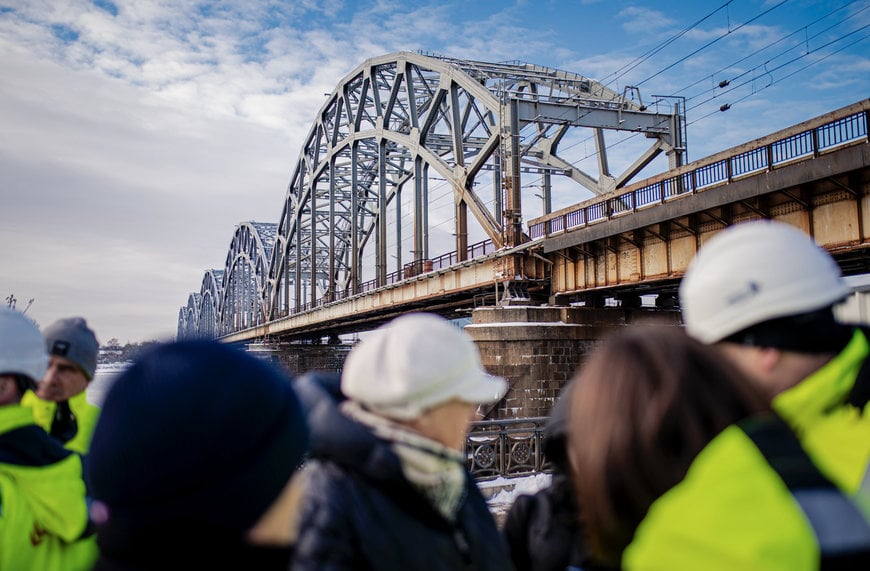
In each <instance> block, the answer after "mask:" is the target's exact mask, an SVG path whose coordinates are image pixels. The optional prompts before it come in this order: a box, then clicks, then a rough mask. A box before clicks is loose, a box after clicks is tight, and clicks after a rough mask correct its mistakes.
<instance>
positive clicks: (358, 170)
mask: <svg viewBox="0 0 870 571" xmlns="http://www.w3.org/2000/svg"><path fill="white" fill-rule="evenodd" d="M665 107H666V108H665V109H663V110H659V109H658V108H656V109H655V110H651V109H648V108H647V107H645V106H643V105H642V103H641V101H640V97H639V93H638V92H637V91H636V90H627V91H625V92H623V93H621V94H620V93H617V92H614V91H612V90H610V89H608V88H607V87H605V86H604V85H602V84H600V83H598V82H596V81H594V80H592V79H588V78H586V77H583V76H580V75H577V74H574V73H570V72H565V71H559V70H555V69H550V68H545V67H541V66H536V65H532V64H528V63H522V62H509V63H487V62H478V61H469V60H459V59H453V58H447V57H441V56H434V55H427V54H421V53H411V52H399V53H394V54H388V55H384V56H381V57H377V58H372V59H369V60H367V61H365V62H364V63H363V64H362V65H360V66H359V67H358V68H356V69H355V70H354V71H352V72H351V73H350V74H348V75H347V76H346V77H344V78H343V79H342V80H341V82H340V83H339V84H338V85H337V86H336V88H335V90H334V91H333V92H332V93H331V94H329V96H328V98H327V101H326V103H325V104H324V105H323V107H322V108H321V109H320V111H319V112H318V114H317V117H316V118H315V120H314V123H313V125H312V127H311V129H310V131H309V133H308V136H307V138H306V139H305V143H304V145H303V148H302V150H301V152H300V155H299V158H298V160H297V162H296V164H295V166H294V168H293V171H292V175H291V177H290V183H289V185H288V188H287V190H286V193H285V197H284V200H283V203H282V210H281V214H280V217H279V221H278V223H277V224H265V223H254V222H246V223H243V224H240V225H239V226H237V228H236V232H235V234H234V237H233V240H232V242H231V245H230V250H229V252H228V254H227V260H226V266H225V267H224V269H223V270H208V271H207V272H206V275H205V277H204V278H203V282H202V287H201V290H200V292H199V293H198V294H191V296H190V298H189V300H188V305H187V307H184V308H182V309H181V311H180V313H179V325H178V335H179V337H190V336H206V337H209V336H217V337H220V336H222V335H226V334H228V333H232V332H236V331H240V330H244V329H246V328H249V327H252V326H256V325H259V324H262V323H266V322H269V321H273V320H276V319H281V318H283V317H287V316H289V315H292V314H294V313H299V312H302V311H307V310H310V309H312V308H313V307H316V306H318V305H321V304H324V303H331V302H335V301H340V300H344V299H347V298H351V297H353V296H357V295H363V294H365V293H366V292H368V291H371V290H373V289H377V288H379V287H382V286H385V285H388V284H390V283H393V282H395V281H397V280H403V279H409V278H412V277H415V276H418V275H420V274H423V273H425V272H428V271H431V270H433V269H437V267H438V266H439V265H443V264H445V263H461V262H463V261H465V260H467V259H468V258H469V257H474V256H476V255H478V254H479V253H487V252H492V251H498V250H505V249H512V248H515V247H517V246H519V245H521V244H522V243H524V242H526V241H528V240H529V237H528V235H527V234H526V233H525V232H524V231H523V229H522V221H523V219H524V218H529V215H528V214H524V206H523V204H524V202H529V201H530V199H531V197H532V196H537V197H538V198H540V199H542V201H543V209H544V213H548V212H550V210H551V207H552V193H553V191H554V188H555V187H556V186H557V185H558V184H562V183H560V182H557V179H558V180H559V181H565V182H564V184H565V185H567V188H568V189H569V190H568V192H573V193H575V195H576V199H575V200H574V202H578V201H579V200H581V199H582V198H584V194H585V195H586V196H588V195H589V193H592V194H596V195H600V194H605V193H608V192H610V191H613V190H615V189H619V188H621V187H623V186H625V185H626V184H627V183H628V182H629V181H630V180H631V179H632V177H634V176H635V175H636V174H637V173H638V172H639V171H641V170H642V169H643V168H644V167H645V166H646V165H648V164H649V163H650V162H651V161H652V160H653V159H655V158H656V157H657V156H658V155H660V154H661V153H666V154H667V156H668V158H669V165H670V167H671V168H674V167H677V166H679V165H681V164H682V161H683V156H684V152H685V137H684V134H683V133H684V120H683V119H684V118H683V110H682V109H681V108H680V105H679V103H677V104H676V105H675V106H672V105H671V104H668V105H666V106H665ZM578 128H579V129H585V130H587V132H591V137H590V139H591V140H592V141H593V142H594V147H595V152H594V154H595V157H596V161H595V166H597V176H596V175H593V174H590V173H588V172H585V171H584V169H583V168H581V165H579V164H576V163H574V162H572V161H571V160H570V159H569V158H566V156H563V154H562V153H561V152H560V151H561V147H560V145H562V143H563V142H564V141H565V140H566V139H568V138H569V137H570V134H571V133H572V132H574V131H576V130H578ZM606 129H614V130H622V131H632V132H637V133H642V134H643V135H645V136H646V137H648V138H650V139H651V140H652V142H651V144H650V146H649V147H648V148H646V149H645V150H643V151H642V152H641V153H640V154H639V156H637V157H636V158H634V159H633V160H631V161H629V164H628V166H627V167H626V168H625V169H624V170H623V172H621V173H620V174H616V175H614V174H613V173H611V171H610V166H609V160H608V153H607V146H606V144H605V139H604V130H606ZM586 170H590V169H589V168H588V167H587V168H586ZM529 173H531V175H533V176H535V177H536V181H539V184H536V185H534V187H532V186H531V185H525V186H524V184H523V182H522V180H521V178H522V176H523V175H524V174H529ZM572 189H573V190H572ZM536 190H539V191H540V193H538V192H536ZM433 252H438V253H443V252H447V254H446V257H445V255H442V256H438V255H435V256H433ZM513 273H514V274H515V275H514V277H516V278H517V279H522V278H523V277H524V276H522V266H521V265H520V264H517V265H516V267H515V271H514V272H513Z"/></svg>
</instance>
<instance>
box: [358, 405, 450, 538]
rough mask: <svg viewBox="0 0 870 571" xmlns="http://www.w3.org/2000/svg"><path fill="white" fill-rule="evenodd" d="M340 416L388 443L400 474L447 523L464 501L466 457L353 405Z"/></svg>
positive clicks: (409, 429)
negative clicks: (400, 468) (398, 465)
mask: <svg viewBox="0 0 870 571" xmlns="http://www.w3.org/2000/svg"><path fill="white" fill-rule="evenodd" d="M341 410H342V412H344V413H345V414H346V415H348V416H349V417H351V418H353V419H354V420H356V421H358V422H360V423H362V424H364V425H366V426H368V427H369V428H371V429H372V431H373V432H374V433H375V435H376V436H378V437H379V438H382V439H383V440H386V441H388V442H389V443H390V447H391V448H392V450H393V451H394V452H395V453H396V455H397V456H398V457H399V460H400V461H401V464H402V473H403V474H404V475H405V478H406V479H407V480H408V481H409V482H411V484H412V485H413V486H414V487H415V488H417V489H418V490H419V491H420V492H421V493H422V494H423V496H424V497H425V498H426V499H427V500H429V503H431V504H432V506H433V507H434V508H435V509H436V510H437V511H438V512H439V513H440V514H441V515H443V516H444V517H445V518H446V519H447V520H448V521H451V522H453V521H455V520H456V512H457V511H458V510H459V506H460V505H461V503H462V500H463V499H464V497H465V478H466V477H467V476H466V471H465V455H464V454H463V453H462V452H459V451H458V450H453V449H451V448H448V447H446V446H444V445H443V444H441V443H439V442H435V441H434V440H431V439H429V438H426V437H425V436H423V435H421V434H419V433H418V432H415V431H414V430H412V429H411V428H409V427H407V426H404V425H402V424H398V423H396V422H393V421H392V420H390V419H388V418H384V417H383V416H379V415H377V414H373V413H371V412H369V411H367V410H365V409H364V408H362V407H361V406H360V405H359V404H357V403H355V402H353V401H345V402H344V403H342V406H341Z"/></svg>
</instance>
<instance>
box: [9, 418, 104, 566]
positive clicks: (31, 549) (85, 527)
mask: <svg viewBox="0 0 870 571" xmlns="http://www.w3.org/2000/svg"><path fill="white" fill-rule="evenodd" d="M96 557H97V546H96V542H95V536H94V535H93V529H92V526H90V525H89V522H88V506H87V501H86V491H85V483H84V480H83V479H82V464H81V458H80V457H79V455H78V454H74V453H72V452H70V451H69V450H66V449H64V448H63V447H62V446H61V445H60V444H59V443H58V442H57V441H56V440H55V439H53V438H52V437H51V436H49V435H48V434H47V433H46V432H45V430H43V429H42V428H40V427H39V426H37V425H36V424H35V423H34V420H33V413H32V412H31V410H30V409H29V408H27V407H22V406H20V405H5V406H0V570H7V569H10V570H18V569H39V570H45V571H51V570H55V569H56V570H61V571H75V570H77V569H90V568H91V566H92V565H93V563H94V561H95V560H96Z"/></svg>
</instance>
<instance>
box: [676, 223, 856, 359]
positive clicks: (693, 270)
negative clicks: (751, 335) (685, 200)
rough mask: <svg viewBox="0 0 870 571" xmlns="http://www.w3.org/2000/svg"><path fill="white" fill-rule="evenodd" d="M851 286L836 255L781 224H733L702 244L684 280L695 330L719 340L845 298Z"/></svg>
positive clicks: (683, 302)
mask: <svg viewBox="0 0 870 571" xmlns="http://www.w3.org/2000/svg"><path fill="white" fill-rule="evenodd" d="M850 292H851V290H850V288H849V286H848V285H846V282H845V280H843V278H842V275H841V272H840V268H839V266H838V265H837V263H836V261H835V260H834V259H833V258H832V257H831V256H830V255H829V254H828V253H827V252H826V251H825V250H823V249H822V248H821V247H820V246H818V245H817V244H816V243H815V242H814V241H813V240H812V238H810V237H809V236H808V235H807V234H805V233H804V232H802V231H800V230H799V229H798V228H796V227H794V226H791V225H789V224H785V223H782V222H774V221H771V220H758V221H753V222H744V223H740V224H735V225H734V226H730V227H728V228H726V229H725V230H723V231H721V232H720V233H718V234H717V235H715V236H713V237H712V238H710V240H708V241H707V242H706V243H704V244H703V246H702V247H701V248H700V250H698V253H697V254H696V256H695V258H694V259H693V260H692V261H691V263H690V264H689V267H688V269H687V271H686V275H685V276H684V277H683V280H682V282H681V283H680V307H681V310H682V315H683V322H684V323H685V325H686V330H687V331H688V333H689V334H690V335H692V336H693V337H695V338H697V339H699V340H700V341H702V342H704V343H715V342H716V341H721V340H722V339H724V338H726V337H728V336H729V335H732V334H734V333H738V332H740V331H743V330H744V329H746V328H747V327H750V326H752V325H756V324H758V323H762V322H765V321H768V320H770V319H775V318H779V317H786V316H792V315H800V314H803V313H807V312H811V311H815V310H819V309H823V308H825V307H828V306H832V305H834V304H835V303H837V302H839V301H842V300H843V299H845V298H846V296H848V295H849V293H850Z"/></svg>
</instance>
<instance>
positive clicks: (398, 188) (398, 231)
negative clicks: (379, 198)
mask: <svg viewBox="0 0 870 571" xmlns="http://www.w3.org/2000/svg"><path fill="white" fill-rule="evenodd" d="M393 202H394V203H395V205H396V271H397V272H401V271H402V185H401V184H399V185H398V186H396V194H395V196H393ZM399 279H401V274H400V277H399Z"/></svg>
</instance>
